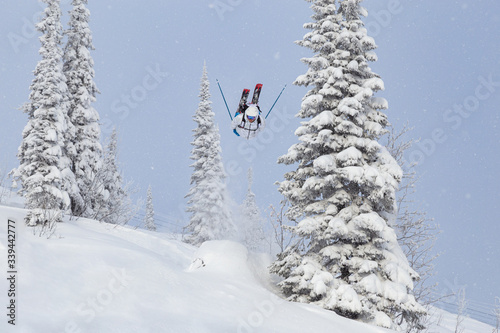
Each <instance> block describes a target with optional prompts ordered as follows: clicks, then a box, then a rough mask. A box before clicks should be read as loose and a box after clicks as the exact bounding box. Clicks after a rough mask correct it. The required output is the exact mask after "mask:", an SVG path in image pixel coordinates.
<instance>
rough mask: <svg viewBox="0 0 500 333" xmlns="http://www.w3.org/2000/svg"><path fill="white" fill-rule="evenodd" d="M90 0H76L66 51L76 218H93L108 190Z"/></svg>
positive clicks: (72, 204) (73, 203) (71, 12)
mask: <svg viewBox="0 0 500 333" xmlns="http://www.w3.org/2000/svg"><path fill="white" fill-rule="evenodd" d="M86 4H87V0H73V2H72V5H73V9H72V10H71V11H70V12H69V14H70V20H69V23H68V25H69V29H68V30H67V31H66V35H67V36H68V41H67V44H66V47H65V49H64V56H63V59H64V66H63V70H64V74H65V76H66V80H67V81H66V83H67V86H68V91H69V102H70V103H69V111H68V114H69V117H70V120H71V122H72V123H73V125H74V127H75V137H74V140H73V141H74V147H75V151H74V154H73V156H71V160H72V167H73V171H74V174H75V178H76V183H77V185H78V191H77V192H76V193H75V194H74V195H72V197H71V201H72V202H71V206H72V207H71V208H72V212H73V215H75V216H83V217H92V216H94V215H95V209H96V207H98V206H100V202H102V201H103V200H104V198H103V195H104V191H103V189H102V187H101V186H100V185H99V184H97V179H96V176H97V174H98V172H99V169H100V168H101V166H102V147H101V144H100V142H99V141H100V136H101V129H100V126H99V114H98V113H97V111H96V110H95V109H94V108H93V107H92V105H91V104H92V103H93V102H95V100H96V94H97V93H98V90H97V88H96V85H95V83H94V61H93V60H92V57H91V56H90V51H91V50H93V49H94V47H93V45H92V32H91V30H90V28H89V24H88V23H89V17H90V12H89V10H88V9H87V8H86Z"/></svg>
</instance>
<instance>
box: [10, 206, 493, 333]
mask: <svg viewBox="0 0 500 333" xmlns="http://www.w3.org/2000/svg"><path fill="white" fill-rule="evenodd" d="M24 215H25V210H23V209H20V208H16V207H7V206H0V221H1V223H0V256H1V258H0V262H1V263H2V264H1V267H2V271H3V272H4V276H5V275H7V277H9V275H8V274H7V270H8V269H7V266H6V264H7V254H8V253H7V250H8V248H9V246H8V245H9V243H8V241H7V231H8V223H7V221H8V219H11V220H14V221H15V222H16V223H15V228H16V229H15V230H16V243H15V245H16V258H15V259H16V269H17V274H16V277H15V278H16V287H15V291H16V297H15V301H16V303H15V304H16V320H15V324H16V325H15V326H12V325H9V324H8V323H7V321H8V320H9V317H8V316H6V315H7V311H8V309H6V307H7V306H8V304H9V302H10V299H11V298H9V297H8V290H9V288H10V283H9V281H8V280H7V279H6V278H2V279H1V282H0V295H1V296H0V300H1V303H0V304H1V308H2V309H3V310H2V311H3V312H4V313H2V314H1V317H0V318H3V319H2V320H1V324H0V332H22V333H31V332H33V333H52V332H54V333H55V332H57V333H62V332H80V333H84V332H92V333H100V332H102V333H111V332H120V333H127V332H141V333H142V332H152V333H153V332H154V333H160V332H193V333H198V332H200V333H204V332H245V333H247V332H349V333H375V332H378V333H380V332H391V331H389V330H385V329H381V328H378V327H372V326H368V325H365V324H362V323H358V322H355V321H352V320H348V319H345V318H342V317H340V316H337V315H336V314H335V313H332V312H330V311H326V310H323V309H321V308H318V307H316V306H312V305H306V304H297V303H289V302H286V301H284V300H282V299H281V298H280V297H278V296H276V294H275V292H276V291H275V290H274V288H273V285H274V283H273V281H272V277H271V276H269V274H268V273H267V266H268V265H269V263H270V260H271V259H270V258H269V257H268V256H267V255H264V254H255V253H249V252H248V251H247V249H246V248H245V247H244V246H243V245H241V244H239V243H235V242H230V241H217V242H207V243H204V244H203V245H202V246H201V247H200V248H195V247H192V246H190V245H187V244H185V243H182V242H180V241H178V240H175V239H174V237H173V236H172V235H170V234H166V233H155V232H148V231H145V230H134V229H133V228H130V227H115V226H113V225H109V224H103V223H99V222H96V221H91V220H85V219H79V220H76V221H75V220H69V219H66V221H65V223H60V224H58V225H57V228H56V230H55V232H54V233H53V234H52V236H51V237H50V238H47V234H45V235H42V236H40V229H36V228H35V229H34V228H28V227H26V226H25V225H24V223H23V217H24ZM11 225H12V224H11ZM435 311H436V314H435V318H436V321H438V322H439V326H437V325H433V326H432V327H431V328H430V330H429V332H436V333H448V332H455V324H456V316H455V315H453V314H450V313H447V312H444V311H442V310H438V309H436V310H435ZM462 327H463V328H465V330H464V331H463V332H464V333H469V332H476V333H486V332H488V333H489V332H492V330H493V328H492V327H490V326H488V325H485V324H482V323H480V322H477V321H474V320H471V319H465V321H464V322H463V323H462Z"/></svg>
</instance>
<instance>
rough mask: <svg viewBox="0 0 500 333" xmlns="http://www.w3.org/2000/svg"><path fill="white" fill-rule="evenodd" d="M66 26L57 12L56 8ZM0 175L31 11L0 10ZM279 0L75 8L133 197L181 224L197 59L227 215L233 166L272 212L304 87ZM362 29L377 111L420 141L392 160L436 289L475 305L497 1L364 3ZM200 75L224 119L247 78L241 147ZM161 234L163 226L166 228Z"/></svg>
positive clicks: (498, 79) (300, 12)
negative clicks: (400, 167) (411, 185)
mask: <svg viewBox="0 0 500 333" xmlns="http://www.w3.org/2000/svg"><path fill="white" fill-rule="evenodd" d="M62 3H63V11H64V17H63V22H64V23H65V22H67V19H68V16H67V11H68V10H69V9H70V6H69V1H68V0H63V1H62ZM1 4H2V12H1V14H0V15H1V19H0V35H1V39H0V138H1V139H0V169H2V170H10V169H11V168H13V167H15V166H16V165H17V159H16V152H17V148H18V146H19V143H20V141H21V132H22V129H23V127H24V126H25V124H26V119H27V118H26V115H25V114H23V113H22V112H21V111H19V110H18V108H19V107H20V106H21V105H22V104H23V103H24V102H26V101H27V99H28V95H29V85H30V83H31V80H32V79H33V74H32V71H33V70H34V68H35V66H36V63H37V61H38V60H39V59H40V56H39V55H38V49H39V47H40V44H39V41H38V38H37V37H38V34H36V33H35V32H34V31H33V22H35V21H36V20H37V17H38V14H39V12H40V10H41V9H42V5H41V4H40V3H38V2H37V1H35V0H31V1H28V0H22V1H7V0H1ZM309 5H310V4H309V3H308V2H306V1H300V0H297V1H290V0H270V1H261V0H247V1H242V0H198V1H185V0H167V1H133V0H108V1H92V0H90V4H89V9H90V10H91V29H92V31H93V37H94V45H95V47H96V50H95V51H94V52H93V53H92V56H93V58H94V61H95V70H96V83H97V85H98V88H99V89H100V91H101V94H100V95H99V96H98V101H97V103H95V108H96V109H97V110H98V112H99V113H100V116H101V120H102V125H103V136H107V135H109V133H110V129H111V128H112V126H116V127H118V129H119V131H120V147H121V151H120V161H121V164H122V168H123V170H124V173H125V178H127V179H131V180H133V181H134V182H135V184H136V185H137V186H138V187H139V188H140V192H139V194H141V195H142V196H145V193H146V190H147V187H148V185H149V184H151V185H152V186H153V194H154V204H155V211H156V212H157V214H158V216H160V215H161V216H162V218H163V219H164V220H168V221H169V222H170V223H174V224H177V225H181V226H182V225H185V224H186V223H187V220H186V219H187V218H188V217H187V216H186V214H185V213H183V209H184V206H185V199H184V196H185V194H186V193H187V191H188V189H189V177H190V172H191V170H190V168H189V165H190V163H191V161H190V160H189V156H190V149H191V146H190V142H191V140H192V132H191V130H192V129H193V128H194V126H195V123H194V122H193V120H192V118H191V117H192V115H193V114H194V112H195V110H196V108H197V104H198V97H197V96H198V92H199V86H200V77H201V74H202V67H203V62H204V61H206V63H207V67H208V74H209V79H210V80H211V92H212V100H213V107H214V111H215V112H216V121H217V123H218V125H219V127H220V130H221V140H222V149H223V159H224V163H225V166H226V169H227V172H228V174H229V179H228V180H229V185H228V186H229V190H230V193H231V197H232V199H233V200H234V202H235V203H237V204H239V203H241V201H242V200H243V198H244V195H245V192H246V187H247V183H246V170H247V169H248V167H250V166H251V167H253V169H254V172H255V177H254V178H255V180H254V188H253V190H254V192H255V193H256V195H257V200H258V203H259V205H260V207H261V209H262V210H263V211H264V210H265V209H267V207H268V206H269V205H270V204H275V205H276V204H277V203H278V202H279V200H280V195H279V193H278V192H277V190H276V186H275V185H274V182H275V181H279V180H282V179H283V174H284V172H286V171H287V170H291V168H292V167H286V166H281V165H277V164H276V163H275V162H276V160H277V158H278V156H280V155H282V154H284V153H286V151H287V149H288V148H289V147H290V146H291V145H292V144H294V143H296V142H297V138H296V137H295V136H294V135H293V132H294V131H295V129H296V128H297V126H298V120H297V119H295V118H294V115H295V114H296V113H297V112H298V110H299V109H300V101H301V98H302V97H303V96H304V94H305V93H306V92H307V89H306V88H303V87H295V86H293V85H292V84H291V83H292V82H293V81H294V79H295V78H296V77H297V76H298V75H300V74H303V73H304V72H305V71H306V69H307V67H306V66H305V65H304V64H302V63H301V62H300V59H301V58H302V57H305V56H309V55H311V53H310V52H309V51H308V50H307V49H303V48H301V47H299V46H297V45H295V44H294V43H293V42H294V41H295V40H298V39H301V38H302V36H303V35H304V34H305V33H306V30H304V29H303V28H302V25H303V24H304V23H306V22H309V17H310V15H311V13H312V12H311V10H310V9H309ZM364 5H365V7H366V8H367V9H368V10H369V13H370V15H369V17H368V18H367V19H366V23H367V27H368V28H369V31H370V32H371V36H373V37H374V38H375V40H376V42H377V44H378V46H379V48H378V50H377V54H378V57H379V61H378V62H376V63H373V64H372V66H371V67H372V69H373V70H374V71H375V72H376V73H378V74H379V75H381V77H382V79H383V80H384V82H385V87H386V90H385V91H384V92H380V93H378V96H382V97H385V98H386V99H387V100H388V102H389V110H388V111H387V114H388V116H389V120H390V121H391V123H392V124H393V125H394V126H395V127H396V129H398V128H401V127H402V126H403V125H404V124H405V123H407V122H408V123H409V125H410V126H411V127H414V130H413V131H412V132H411V134H410V135H409V138H411V137H413V138H421V141H420V143H419V144H417V145H416V146H415V147H414V148H413V149H411V150H410V151H409V152H408V154H407V156H406V158H407V160H408V161H412V162H415V161H418V162H420V165H419V167H418V168H417V170H418V173H419V175H420V177H421V181H420V182H419V183H418V187H417V188H416V190H417V193H416V196H415V200H416V201H417V203H416V207H417V208H419V209H421V210H424V211H426V212H427V213H428V216H429V217H432V218H434V219H435V222H436V223H438V224H439V225H440V227H441V229H442V234H441V235H440V237H439V241H438V243H437V244H436V247H435V250H436V251H438V252H441V253H442V255H441V257H440V258H439V259H438V261H437V267H436V269H437V276H436V280H437V281H438V282H439V283H440V287H439V288H438V290H439V292H440V293H443V294H445V293H449V292H451V291H457V290H458V289H459V288H460V287H465V289H466V293H467V297H468V298H470V299H472V300H475V301H480V302H484V303H488V304H493V303H494V298H495V296H500V285H499V283H498V281H499V279H500V259H499V258H500V245H499V238H500V218H499V217H498V211H497V209H498V208H499V207H500V195H499V189H500V180H499V177H498V175H497V173H498V171H499V170H500V157H499V153H500V135H499V128H498V126H499V118H500V111H499V107H498V105H499V103H500V39H499V37H498V33H499V31H500V14H499V13H500V2H498V1H497V0H476V1H460V0H456V1H455V0H444V1H430V0H426V1H423V0H420V1H419V0H416V1H403V0H401V1H398V0H378V1H373V0H366V1H365V3H364ZM215 79H218V80H219V81H220V83H221V85H222V88H223V89H224V93H225V94H226V98H227V100H228V103H229V106H230V108H231V112H234V111H235V110H236V107H237V103H238V100H239V97H240V94H241V90H242V89H243V88H252V89H253V86H254V85H255V84H256V83H257V82H260V83H263V85H264V87H263V90H262V94H261V101H260V105H261V107H262V109H263V110H264V111H265V110H268V109H269V107H270V106H271V104H272V103H273V102H274V99H275V98H276V96H277V95H278V93H279V92H280V90H281V89H282V87H283V86H284V85H285V84H288V87H287V89H286V90H285V92H284V93H283V96H282V98H281V100H280V101H279V103H278V104H277V106H276V108H275V110H274V111H273V113H272V114H271V116H270V117H269V119H268V120H269V123H268V128H267V133H266V135H263V136H262V137H261V138H259V139H257V140H255V141H251V142H247V141H244V140H242V139H240V138H237V137H236V136H234V134H232V132H231V130H230V126H229V125H230V119H229V115H228V114H227V111H226V109H225V106H224V103H223V101H222V98H221V97H220V93H219V91H218V88H217V85H216V82H215ZM166 225H168V226H170V227H175V226H174V225H173V224H166Z"/></svg>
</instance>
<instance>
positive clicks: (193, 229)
mask: <svg viewBox="0 0 500 333" xmlns="http://www.w3.org/2000/svg"><path fill="white" fill-rule="evenodd" d="M199 98H200V103H199V105H198V109H197V110H196V113H195V115H194V117H193V119H194V121H195V122H196V124H197V127H196V129H194V130H193V132H194V134H193V136H194V139H193V141H192V142H191V145H192V146H193V149H192V150H191V159H192V160H194V163H193V164H192V165H191V167H192V168H193V173H192V174H191V189H190V190H189V192H188V194H187V195H186V198H189V200H188V207H187V209H186V211H187V212H188V213H191V217H190V222H189V224H188V225H187V226H186V231H187V232H188V235H186V237H185V239H184V240H185V241H186V242H187V243H190V244H193V245H201V244H202V243H203V242H205V241H209V240H218V239H231V238H233V237H234V235H235V226H234V224H233V222H232V221H231V216H230V212H229V208H228V204H227V199H226V196H227V193H226V191H227V190H226V184H225V178H226V174H225V172H224V167H223V165H222V157H221V147H220V135H219V128H218V126H216V125H215V124H214V116H215V114H214V112H213V111H212V106H211V103H212V102H211V101H210V83H209V81H208V74H207V68H206V65H204V66H203V75H202V78H201V88H200V95H199Z"/></svg>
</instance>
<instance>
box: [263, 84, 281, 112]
mask: <svg viewBox="0 0 500 333" xmlns="http://www.w3.org/2000/svg"><path fill="white" fill-rule="evenodd" d="M285 88H286V84H285V86H284V87H283V89H281V92H280V94H279V95H278V98H276V100H275V101H274V103H273V106H271V109H269V112H268V113H267V114H266V118H265V119H267V116H269V114H270V113H271V111H272V110H273V108H274V106H275V105H276V102H278V99H280V97H281V94H282V93H283V91H284V90H285Z"/></svg>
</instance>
